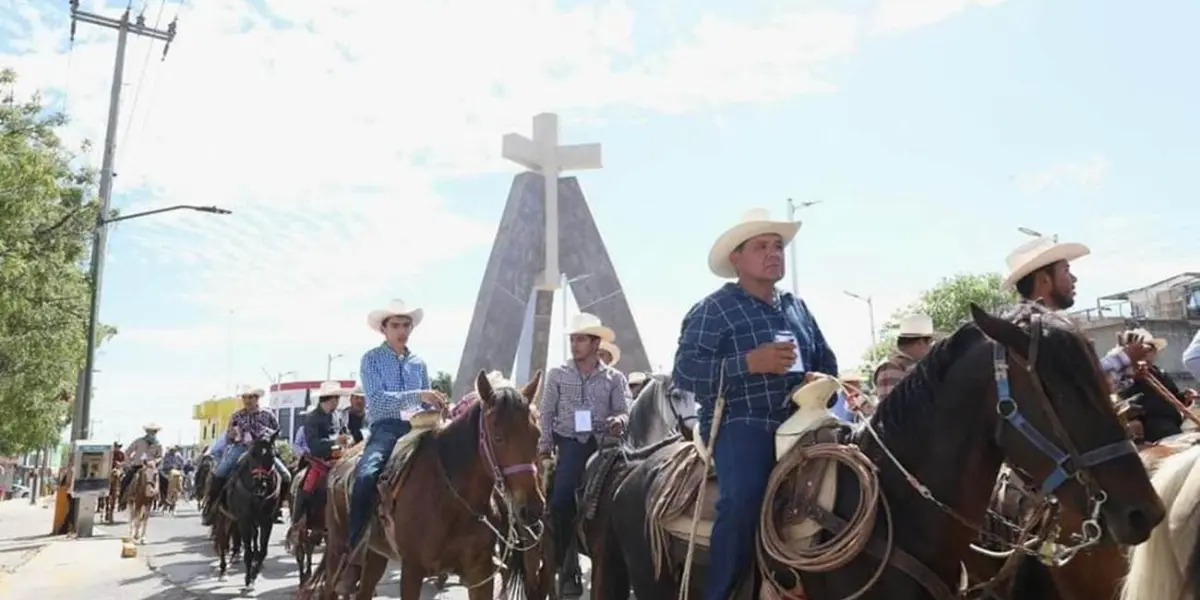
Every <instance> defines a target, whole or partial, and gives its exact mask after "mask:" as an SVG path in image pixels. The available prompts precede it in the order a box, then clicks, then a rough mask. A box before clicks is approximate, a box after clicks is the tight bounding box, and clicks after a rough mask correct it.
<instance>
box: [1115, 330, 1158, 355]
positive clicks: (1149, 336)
mask: <svg viewBox="0 0 1200 600" xmlns="http://www.w3.org/2000/svg"><path fill="white" fill-rule="evenodd" d="M1134 342H1141V343H1143V344H1150V345H1151V346H1154V349H1155V350H1156V351H1158V352H1162V351H1163V350H1164V349H1166V347H1167V339H1166V338H1156V337H1154V334H1153V333H1150V330H1148V329H1146V328H1144V327H1138V328H1136V329H1130V330H1129V331H1123V332H1121V333H1118V334H1117V345H1118V346H1126V345H1129V344H1132V343H1134Z"/></svg>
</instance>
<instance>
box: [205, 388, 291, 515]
mask: <svg viewBox="0 0 1200 600" xmlns="http://www.w3.org/2000/svg"><path fill="white" fill-rule="evenodd" d="M263 394H264V392H263V390H262V389H253V390H250V391H247V392H245V393H243V394H242V408H241V409H240V410H238V411H237V412H235V413H233V416H231V417H230V418H229V429H228V431H226V433H225V436H224V438H225V439H226V441H227V442H228V443H229V445H228V446H227V447H226V448H225V451H224V455H223V456H222V457H221V462H220V463H218V464H217V468H216V469H214V470H213V476H212V482H211V483H209V485H208V500H207V502H206V503H205V511H204V524H205V525H211V524H212V516H213V514H214V512H215V511H216V506H217V504H218V503H219V502H220V500H221V492H222V491H224V489H225V481H226V480H227V479H228V478H229V475H230V474H231V473H232V472H233V469H234V467H235V466H237V462H238V459H240V458H241V457H242V455H243V454H245V453H246V451H247V450H248V449H249V448H250V444H251V443H253V442H255V441H258V440H265V439H267V438H269V437H270V436H271V434H272V433H274V432H277V431H279V420H278V419H276V418H275V413H273V412H271V411H269V410H263V409H261V408H259V406H258V401H259V399H260V398H262V396H263ZM213 446H214V447H215V446H216V444H213ZM211 451H212V450H211V449H210V452H211ZM275 472H276V473H277V474H278V475H279V477H280V479H281V480H282V484H281V489H284V490H286V489H289V486H290V485H291V480H292V478H291V475H290V474H289V473H288V470H287V467H286V466H284V464H283V459H281V458H279V456H278V455H276V456H275ZM280 504H281V505H282V503H280ZM276 518H278V516H277V517H276Z"/></svg>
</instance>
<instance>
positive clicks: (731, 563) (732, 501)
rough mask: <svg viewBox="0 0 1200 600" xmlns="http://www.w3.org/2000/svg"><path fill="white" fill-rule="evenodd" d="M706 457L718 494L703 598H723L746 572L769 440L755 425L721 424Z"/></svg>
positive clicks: (768, 463) (767, 471) (769, 464)
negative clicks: (713, 469) (713, 465)
mask: <svg viewBox="0 0 1200 600" xmlns="http://www.w3.org/2000/svg"><path fill="white" fill-rule="evenodd" d="M712 455H713V460H714V461H715V462H716V471H717V483H718V484H719V485H720V486H721V495H720V497H718V498H717V520H716V522H715V523H713V530H712V541H711V543H710V544H709V548H710V550H709V565H708V569H707V571H706V572H705V585H704V599H705V600H726V599H727V598H729V597H730V596H731V595H732V594H733V591H734V588H735V586H737V584H738V581H739V580H740V579H741V577H742V574H743V573H751V572H752V570H751V569H750V559H751V558H752V557H753V556H754V542H755V532H756V531H757V530H758V515H759V511H760V510H761V509H762V503H763V496H765V495H766V491H767V480H768V479H769V478H770V477H771V469H772V468H773V467H774V466H775V439H774V436H773V435H772V434H771V433H770V432H769V431H767V430H766V429H764V428H763V427H762V426H761V425H757V424H753V425H752V424H748V423H737V422H734V423H725V424H724V425H722V426H721V430H720V432H719V433H718V434H717V444H716V447H715V448H713V449H712Z"/></svg>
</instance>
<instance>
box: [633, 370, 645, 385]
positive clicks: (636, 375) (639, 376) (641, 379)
mask: <svg viewBox="0 0 1200 600" xmlns="http://www.w3.org/2000/svg"><path fill="white" fill-rule="evenodd" d="M644 383H646V374H645V373H643V372H641V371H634V372H632V373H630V374H629V385H642V384H644Z"/></svg>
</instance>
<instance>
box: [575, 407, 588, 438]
mask: <svg viewBox="0 0 1200 600" xmlns="http://www.w3.org/2000/svg"><path fill="white" fill-rule="evenodd" d="M591 432H592V411H590V410H577V411H575V433H591Z"/></svg>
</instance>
